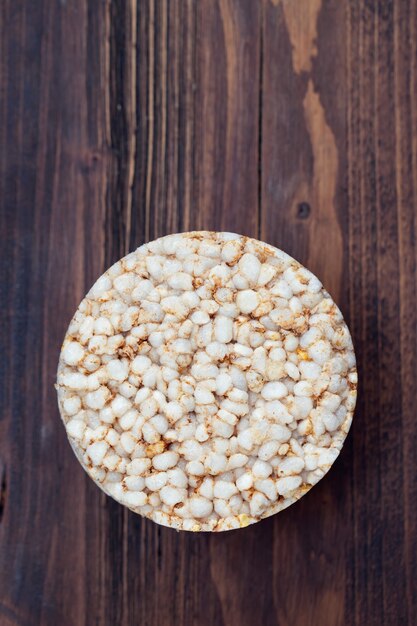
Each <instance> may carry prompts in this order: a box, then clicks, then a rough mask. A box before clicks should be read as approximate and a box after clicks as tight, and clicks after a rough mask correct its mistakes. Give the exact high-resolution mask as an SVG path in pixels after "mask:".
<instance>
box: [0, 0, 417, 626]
mask: <svg viewBox="0 0 417 626" xmlns="http://www.w3.org/2000/svg"><path fill="white" fill-rule="evenodd" d="M416 31H417V2H416V0H395V1H394V0H380V1H379V0H259V1H258V0H256V1H255V0H194V1H193V0H139V1H136V0H113V1H110V0H88V1H87V0H59V1H58V0H36V1H30V0H26V1H23V0H2V2H1V3H0V32H1V49H0V206H1V214H0V234H1V249H0V255H1V265H0V272H1V285H0V289H1V292H0V302H1V313H0V315H1V332H0V342H1V345H0V348H1V352H0V354H1V358H0V380H1V388H2V393H1V421H0V485H1V495H0V625H1V626H11V625H14V624H17V625H22V626H23V625H24V626H32V625H34V626H35V625H41V626H44V625H48V626H49V625H50V626H84V625H86V626H90V625H95V626H98V625H100V626H101V625H106V626H131V625H132V626H137V625H140V626H177V625H178V626H182V625H186V626H191V625H198V626H200V625H201V626H258V625H260V626H274V625H279V626H304V625H305V626H316V625H317V626H351V625H355V626H362V625H364V626H373V625H375V626H386V625H396V626H397V625H403V624H410V625H413V624H417V481H416V475H417V454H416V447H417V414H416V389H417V380H416V371H417V297H416V287H417V285H416V277H417V275H416V229H417V224H416V221H417V212H416V205H417V32H416ZM196 228H197V229H203V228H205V229H216V230H221V229H223V230H232V231H237V232H240V233H242V234H246V235H252V236H255V237H260V238H262V239H264V240H265V241H268V242H269V243H271V244H274V245H276V246H278V247H280V248H283V249H284V250H286V251H287V252H289V253H290V254H292V255H294V256H295V257H296V258H297V259H299V260H300V261H301V262H302V263H306V264H307V265H308V267H309V268H310V269H311V270H312V271H313V272H316V273H317V274H318V275H319V277H320V278H321V279H322V280H323V282H324V284H325V285H326V286H327V288H328V289H329V290H330V291H331V293H332V294H333V296H334V297H335V298H336V300H337V302H338V303H339V304H340V306H341V308H342V310H343V312H344V314H345V316H346V319H347V321H348V323H349V324H350V328H351V330H352V333H353V336H354V341H355V346H356V351H357V358H358V366H359V372H360V397H359V402H358V410H357V412H356V416H355V419H354V425H353V428H352V431H351V434H350V435H349V438H348V440H347V443H346V446H345V448H344V450H343V453H342V454H341V457H340V458H339V459H338V461H337V462H336V464H335V466H334V467H333V469H332V471H331V472H330V474H329V475H328V476H327V477H326V478H325V479H324V480H323V481H322V482H321V483H320V484H319V485H318V486H317V487H315V488H314V489H313V490H312V492H311V493H309V494H308V495H307V496H305V497H304V498H303V499H302V500H301V501H300V502H299V503H298V504H296V505H295V506H293V507H291V508H290V509H289V510H287V511H285V512H283V513H280V514H279V515H277V516H275V517H274V518H272V519H268V520H266V521H264V522H262V523H260V524H258V525H255V526H254V527H250V528H247V529H245V530H242V531H235V532H230V533H224V534H220V535H216V536H209V535H205V534H202V535H195V534H189V533H181V534H178V533H176V532H174V531H172V530H170V529H165V528H160V527H158V526H156V525H154V524H152V523H151V522H149V521H143V520H141V519H140V518H139V517H137V516H135V515H134V514H133V513H130V512H128V511H127V510H124V509H123V508H122V507H120V506H119V505H117V504H116V503H115V502H113V501H111V500H110V499H109V498H106V497H105V496H104V495H103V494H102V493H101V492H100V491H99V490H98V489H97V488H96V487H95V486H94V485H93V484H92V482H91V481H89V479H87V477H86V475H85V474H84V472H83V471H82V469H81V467H80V466H79V465H78V463H77V462H76V460H75V458H74V456H73V454H72V452H71V450H70V447H69V445H68V443H67V441H66V437H65V434H64V430H63V428H62V426H61V423H60V421H59V418H58V409H57V404H56V398H55V391H54V388H53V384H54V378H55V370H56V365H57V359H58V352H59V348H60V343H61V340H62V338H63V335H64V332H65V329H66V327H67V324H68V322H69V320H70V318H71V316H72V314H73V312H74V310H75V308H76V306H77V305H78V302H79V301H80V299H81V298H82V296H83V294H84V293H85V292H86V290H87V289H88V288H89V286H90V285H91V284H92V282H93V281H94V280H95V279H96V278H97V277H98V276H99V275H100V274H101V273H102V272H103V270H104V269H105V268H106V267H108V266H109V265H110V264H111V263H112V262H114V261H116V260H117V259H118V258H119V257H120V256H122V255H124V254H125V253H126V252H127V251H129V250H132V249H134V248H135V247H136V246H137V245H139V244H141V243H143V242H144V241H147V240H149V239H152V238H154V237H156V236H160V235H164V234H166V233H170V232H175V231H182V230H189V229H196Z"/></svg>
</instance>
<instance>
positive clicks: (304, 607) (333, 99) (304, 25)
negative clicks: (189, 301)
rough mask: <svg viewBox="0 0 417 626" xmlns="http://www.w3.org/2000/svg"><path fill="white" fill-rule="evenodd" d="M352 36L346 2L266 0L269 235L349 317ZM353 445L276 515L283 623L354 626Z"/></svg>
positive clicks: (264, 212) (265, 230) (265, 199)
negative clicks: (350, 569)
mask: <svg viewBox="0 0 417 626" xmlns="http://www.w3.org/2000/svg"><path fill="white" fill-rule="evenodd" d="M344 37H345V6H344V5H343V3H340V2H338V1H337V0H336V1H332V0H330V1H327V2H322V1H321V0H314V1H311V0H298V1H297V2H292V1H291V0H282V2H279V1H274V2H269V1H266V2H264V35H263V41H264V46H263V76H262V94H263V96H262V160H261V176H262V181H261V200H262V204H261V225H262V230H261V233H262V238H263V239H265V240H266V241H268V242H270V243H272V244H274V245H277V246H278V247H279V248H282V249H284V250H285V251H286V252H288V253H289V254H291V255H293V256H294V257H295V258H297V259H298V260H299V261H301V262H302V263H304V264H306V265H307V267H309V268H310V269H311V270H312V271H313V272H314V273H316V274H317V275H318V276H319V278H320V279H321V280H322V281H323V283H324V285H325V286H326V288H327V289H328V290H329V291H330V292H331V294H332V295H333V297H334V298H335V299H336V301H337V302H338V303H339V305H340V306H341V307H342V309H343V310H344V312H345V313H346V312H347V308H346V304H347V290H346V288H345V287H344V286H343V284H344V283H343V279H344V276H345V275H346V266H345V263H346V247H347V240H346V238H344V237H343V233H344V232H346V194H345V193H344V170H345V167H346V148H345V116H346V104H345V103H346V91H345V86H346V75H345V66H346V63H345V61H346V57H345V45H344ZM336 76H337V81H336V80H335V79H334V77H336ZM350 447H351V443H350V442H349V443H348V445H347V450H345V451H344V452H343V454H342V456H341V459H340V460H338V461H337V463H336V464H335V466H334V467H333V468H332V470H331V472H330V474H329V475H328V476H327V477H326V478H324V479H323V480H322V482H321V483H320V484H319V485H318V486H317V487H315V488H314V490H313V492H312V493H310V494H308V495H307V496H305V497H304V498H303V499H302V500H301V501H300V502H299V503H298V504H297V505H296V506H294V507H291V508H290V509H289V510H288V511H285V512H283V513H281V514H280V515H279V516H277V517H276V518H275V519H274V526H273V538H274V541H273V558H274V606H275V614H276V620H277V623H278V624H280V625H281V624H283V625H287V624H288V625H291V624H297V626H298V625H300V626H304V625H316V624H317V625H318V624H332V625H336V624H340V625H342V624H343V625H345V624H347V623H348V621H347V615H348V611H349V607H348V606H347V605H346V602H347V593H346V587H347V585H348V584H349V579H348V577H347V567H346V561H347V559H348V558H349V556H348V555H349V542H350V543H351V542H352V532H351V530H350V520H349V517H350V515H351V506H350V497H351V496H350V477H349V466H350Z"/></svg>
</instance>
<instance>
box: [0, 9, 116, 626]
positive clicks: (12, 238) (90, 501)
mask: <svg viewBox="0 0 417 626" xmlns="http://www.w3.org/2000/svg"><path fill="white" fill-rule="evenodd" d="M1 11H2V19H1V28H2V36H1V40H2V49H3V54H2V56H1V79H0V83H1V85H2V96H3V98H2V103H3V107H4V108H3V115H2V118H1V120H2V121H1V124H2V128H1V131H0V135H1V137H2V142H1V175H0V179H1V181H2V187H1V206H2V211H1V233H2V242H3V245H2V249H1V255H2V263H1V267H2V279H3V278H4V279H5V281H7V282H5V283H3V280H2V283H3V284H6V292H5V293H4V299H2V303H4V306H3V307H2V319H3V323H4V325H5V331H6V332H5V335H4V337H5V339H4V341H5V345H4V350H2V355H3V358H2V360H3V359H4V361H5V362H6V364H7V365H6V371H5V376H4V381H5V395H4V396H3V398H4V403H5V405H4V407H3V408H4V410H3V411H2V422H1V437H0V439H1V460H2V466H3V468H4V474H3V495H2V507H3V510H2V520H1V526H0V533H1V535H0V540H1V552H0V559H1V561H0V577H1V582H0V589H1V601H0V602H1V604H0V622H1V623H7V624H8V623H16V624H34V623H37V624H58V623H60V624H64V623H71V624H84V623H85V621H86V615H87V605H88V604H89V605H90V606H88V608H89V610H92V611H93V612H94V613H95V614H96V615H99V614H100V610H99V608H100V607H99V606H98V605H97V603H96V601H95V599H94V596H95V593H91V595H90V597H89V598H88V602H87V596H86V589H87V588H91V587H95V586H96V577H95V571H96V568H95V567H94V568H91V571H90V570H89V569H88V563H96V562H97V561H99V559H100V546H99V541H98V539H99V538H98V537H97V536H96V534H95V532H91V533H90V532H89V527H90V526H91V525H93V526H94V524H95V520H96V518H97V516H99V514H100V513H99V511H100V509H99V500H100V498H99V496H98V494H97V492H96V490H94V493H93V492H92V491H90V486H89V487H88V488H87V491H86V488H85V486H86V485H87V483H89V481H87V479H86V477H85V475H84V473H83V472H82V470H81V469H80V468H79V467H77V465H76V464H75V463H74V457H73V454H72V452H71V450H70V449H69V446H68V443H67V440H66V437H65V435H64V430H63V429H62V428H61V427H60V425H59V421H58V414H57V410H56V398H55V391H54V388H53V384H54V379H55V371H56V364H57V357H58V351H59V347H60V344H61V342H62V337H63V335H64V332H65V328H66V325H67V324H68V322H69V320H70V317H71V315H72V314H73V311H74V308H75V307H76V305H77V303H78V302H79V300H80V298H81V297H82V295H83V294H84V293H85V291H86V289H87V288H88V286H89V285H90V284H91V282H92V280H93V279H94V278H95V277H96V276H97V275H98V274H100V272H101V271H102V270H103V260H104V259H103V244H104V229H103V220H104V205H105V194H106V170H107V166H108V153H107V148H106V136H105V132H106V128H107V126H106V119H105V117H106V111H105V99H103V92H104V91H105V89H106V88H107V87H106V85H107V83H106V72H107V69H106V62H107V61H106V54H105V45H104V42H105V22H106V15H105V6H104V5H102V6H97V7H96V10H95V11H94V12H88V10H87V5H86V3H85V2H83V1H82V0H80V1H76V2H72V3H68V4H65V3H53V4H51V3H48V2H41V1H39V2H37V3H25V2H8V1H6V2H3V3H2V8H1ZM100 42H103V43H100ZM92 83H93V84H92ZM2 347H3V346H2ZM2 378H3V377H2ZM90 494H91V496H92V497H91V498H90V497H89V496H90ZM88 559H89V560H88ZM97 584H98V583H97Z"/></svg>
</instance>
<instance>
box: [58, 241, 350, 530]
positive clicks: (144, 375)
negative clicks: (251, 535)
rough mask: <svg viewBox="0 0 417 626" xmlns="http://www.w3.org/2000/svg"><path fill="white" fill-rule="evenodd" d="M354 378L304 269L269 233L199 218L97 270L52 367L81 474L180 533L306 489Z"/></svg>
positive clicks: (330, 449)
mask: <svg viewBox="0 0 417 626" xmlns="http://www.w3.org/2000/svg"><path fill="white" fill-rule="evenodd" d="M356 386H357V372H356V365H355V355H354V351H353V346H352V340H351V337H350V333H349V330H348V328H347V326H346V324H345V322H344V321H343V317H342V314H341V312H340V310H339V309H338V307H337V306H336V304H335V303H334V302H333V300H332V298H331V297H330V296H329V294H328V293H327V292H326V291H325V289H324V288H323V286H322V284H321V282H320V281H319V280H318V278H316V276H314V275H313V274H312V273H311V272H310V271H309V270H307V269H306V268H304V267H303V266H302V265H300V264H299V263H298V262H297V261H295V260H294V259H293V258H291V257H290V256H288V255H287V254H285V253H284V252H282V251H281V250H278V249H277V248H274V247H273V246H270V245H268V244H265V243H262V242H260V241H257V240H255V239H252V238H249V237H243V236H240V235H236V234H233V233H221V232H220V233H219V232H205V231H203V232H190V233H182V234H178V235H169V236H167V237H162V238H160V239H157V240H156V241H152V242H150V243H148V244H145V245H143V246H141V247H140V248H138V249H137V250H136V251H135V252H132V253H131V254H129V255H128V256H126V257H124V258H123V259H121V260H120V261H118V262H117V263H116V264H115V265H113V266H112V267H111V268H110V269H109V270H107V272H105V273H104V274H103V275H102V276H101V277H100V278H99V279H98V280H97V282H96V283H95V284H94V286H93V287H92V288H91V290H90V291H89V292H88V294H87V295H86V297H85V298H84V300H83V301H82V302H81V304H80V306H79V307H78V310H77V312H76V313H75V315H74V318H73V319H72V321H71V323H70V325H69V328H68V331H67V334H66V337H65V340H64V343H63V346H62V350H61V355H60V360H59V366H58V380H57V391H58V401H59V408H60V412H61V416H62V419H63V422H64V424H65V428H66V432H67V435H68V438H69V441H70V443H71V445H72V447H73V449H74V451H75V453H76V455H77V457H78V459H79V461H80V463H81V464H82V466H83V467H84V469H85V470H86V472H87V473H88V474H89V476H91V478H92V479H93V480H94V481H95V482H96V483H97V484H98V485H99V486H100V487H101V488H102V489H103V491H105V493H107V494H108V495H110V496H112V497H113V498H115V499H116V500H117V501H118V502H120V503H121V504H124V505H125V506H127V507H129V508H130V509H132V510H133V511H135V512H136V513H139V514H140V515H143V516H145V517H148V518H150V519H152V520H153V521H155V522H157V523H159V524H163V525H165V526H170V527H172V528H175V529H179V530H190V531H222V530H229V529H234V528H241V527H244V526H247V525H249V524H252V523H254V522H257V521H259V520H261V519H263V518H265V517H268V516H270V515H273V514H274V513H277V512H278V511H281V510H282V509H284V508H285V507H287V506H289V505H290V504H292V503H293V502H295V501H296V500H298V499H299V498H300V497H301V496H302V495H303V494H305V493H306V492H307V491H308V490H309V489H310V488H311V487H312V486H313V485H314V484H315V483H316V482H318V481H319V480H320V478H322V477H323V476H324V474H325V473H326V472H327V471H328V470H329V468H330V466H331V465H332V463H333V462H334V461H335V459H336V458H337V456H338V454H339V452H340V450H341V447H342V445H343V442H344V439H345V437H346V435H347V433H348V430H349V427H350V424H351V421H352V415H353V411H354V407H355V402H356Z"/></svg>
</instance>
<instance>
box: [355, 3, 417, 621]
mask: <svg viewBox="0 0 417 626" xmlns="http://www.w3.org/2000/svg"><path fill="white" fill-rule="evenodd" d="M414 4H415V3H412V2H401V3H398V4H397V3H395V5H394V3H384V4H382V3H373V4H369V3H366V2H361V1H359V2H354V3H351V4H350V5H349V32H348V57H349V60H350V62H349V77H348V86H349V92H348V93H349V115H348V144H349V179H348V181H349V186H348V191H349V214H350V224H351V227H350V232H349V239H350V271H349V274H350V285H351V289H350V291H351V304H350V308H351V315H352V319H353V324H354V328H353V330H354V334H355V337H356V341H357V346H358V356H359V366H360V371H361V372H362V377H363V378H362V396H361V400H360V409H359V416H360V419H361V422H360V427H359V425H358V428H356V429H355V430H354V457H353V461H354V466H353V479H354V485H355V488H354V492H353V494H354V498H353V522H354V531H355V537H354V539H355V541H354V555H353V556H354V561H353V571H352V575H353V577H354V584H355V599H356V602H355V609H354V610H355V623H358V624H359V623H364V622H366V623H371V624H377V623H381V622H382V621H383V620H385V623H412V622H413V621H414V620H415V595H416V588H415V580H416V579H415V576H414V575H413V574H412V572H415V568H416V554H417V553H416V550H415V524H414V520H415V498H413V496H414V495H415V487H414V486H413V483H414V480H412V479H411V476H415V471H416V467H415V459H411V457H410V445H413V444H412V442H414V441H415V436H416V427H415V409H414V408H413V407H412V406H411V404H410V396H409V392H408V389H409V386H410V384H411V385H413V386H414V385H415V369H414V370H413V369H409V366H410V365H413V363H414V361H413V359H414V353H415V349H414V348H413V346H415V339H416V336H415V326H416V319H415V289H414V287H413V288H412V290H411V292H410V290H409V285H410V283H411V284H413V285H414V284H415V215H416V195H415V186H414V183H413V182H412V176H413V174H414V175H415V136H416V135H415V128H416V127H415V124H416V119H417V110H416V99H415V96H416V90H415V83H413V80H414V79H412V78H411V76H412V73H413V71H414V76H415V67H416V63H415V41H414V37H415V20H414V23H413V22H412V15H413V13H414V17H415V6H414ZM413 29H414V32H413ZM410 51H413V52H414V56H412V54H411V53H410ZM405 125H407V129H408V130H407V131H405V128H404V126H405ZM413 131H414V136H413V135H411V133H412V132H413ZM413 168H414V170H413ZM411 308H412V309H413V310H411ZM410 346H411V353H410ZM411 381H413V382H411ZM361 485H362V489H360V488H359V487H360V486H361Z"/></svg>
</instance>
